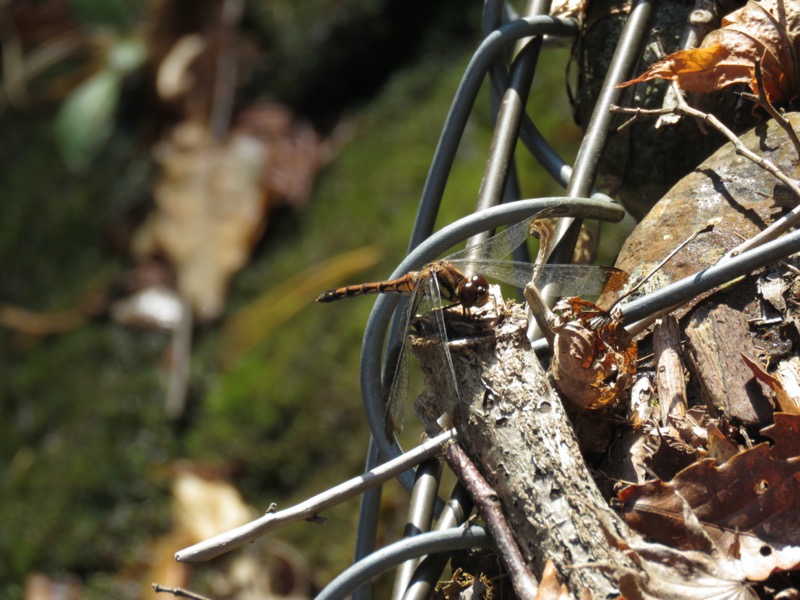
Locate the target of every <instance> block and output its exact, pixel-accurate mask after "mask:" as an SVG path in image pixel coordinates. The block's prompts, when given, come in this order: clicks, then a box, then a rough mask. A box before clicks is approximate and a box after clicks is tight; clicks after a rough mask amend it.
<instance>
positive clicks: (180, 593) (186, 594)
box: [150, 583, 211, 600]
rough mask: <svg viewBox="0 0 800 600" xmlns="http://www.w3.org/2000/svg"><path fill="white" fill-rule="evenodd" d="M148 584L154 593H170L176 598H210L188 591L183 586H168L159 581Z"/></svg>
mask: <svg viewBox="0 0 800 600" xmlns="http://www.w3.org/2000/svg"><path fill="white" fill-rule="evenodd" d="M150 585H152V586H153V590H154V591H155V593H156V594H159V593H161V592H164V593H166V594H172V595H173V596H175V597H176V598H189V599H190V600H211V599H210V598H208V597H207V596H201V595H200V594H197V593H195V592H190V591H189V590H185V589H183V588H168V587H164V586H163V585H161V584H159V583H151V584H150Z"/></svg>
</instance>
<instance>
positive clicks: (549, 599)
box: [535, 560, 571, 600]
mask: <svg viewBox="0 0 800 600" xmlns="http://www.w3.org/2000/svg"><path fill="white" fill-rule="evenodd" d="M540 579H541V581H540V582H539V591H538V592H537V593H536V598H535V600H570V598H571V596H570V593H569V589H568V588H567V586H566V585H565V584H563V583H559V582H558V571H556V566H555V565H554V564H553V561H552V560H548V561H547V564H545V566H544V570H543V571H542V576H541V578H540Z"/></svg>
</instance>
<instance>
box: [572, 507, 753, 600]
mask: <svg viewBox="0 0 800 600" xmlns="http://www.w3.org/2000/svg"><path fill="white" fill-rule="evenodd" d="M597 518H598V522H599V523H600V526H601V527H602V529H603V532H604V533H605V535H606V539H607V540H608V542H609V544H610V545H611V546H613V547H615V548H618V549H620V550H622V551H623V552H624V553H625V554H626V555H627V556H628V557H629V558H631V559H632V560H633V561H634V562H635V563H636V564H637V566H638V567H639V569H625V568H619V567H609V566H607V565H601V564H598V565H597V566H598V567H599V568H602V569H604V570H607V571H610V572H611V573H612V574H613V575H615V576H616V577H617V579H618V582H619V583H618V585H619V589H620V592H621V593H622V596H623V597H624V598H626V599H627V600H684V599H685V598H692V599H694V600H712V599H713V600H751V599H755V598H757V596H756V594H755V592H753V590H752V589H751V588H750V586H749V585H748V584H747V583H745V581H744V579H745V577H744V574H743V571H742V565H741V561H737V560H731V559H727V558H726V557H724V556H722V554H721V553H720V552H719V551H717V550H716V549H715V548H714V547H713V546H710V547H708V548H706V550H705V551H702V552H698V551H695V550H676V549H674V548H669V547H667V546H664V545H662V544H654V543H649V542H645V541H644V539H643V538H642V537H641V536H640V535H639V534H637V533H636V532H635V531H632V530H630V529H629V528H628V527H626V526H625V525H624V524H623V523H619V522H617V521H615V520H614V519H613V516H612V515H609V514H604V513H599V514H598V515H597ZM690 520H691V519H690ZM695 521H696V520H695ZM700 534H701V535H702V532H700ZM587 566H590V565H587Z"/></svg>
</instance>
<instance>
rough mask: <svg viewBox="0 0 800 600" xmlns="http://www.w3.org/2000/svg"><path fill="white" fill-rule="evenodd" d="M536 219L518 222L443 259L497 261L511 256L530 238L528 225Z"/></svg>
mask: <svg viewBox="0 0 800 600" xmlns="http://www.w3.org/2000/svg"><path fill="white" fill-rule="evenodd" d="M535 218H536V217H535V216H534V217H531V218H530V219H525V220H524V221H520V222H519V223H517V224H516V225H512V226H511V227H508V228H506V229H504V230H503V231H501V232H500V233H498V234H497V235H494V236H492V237H490V238H489V239H488V240H486V241H485V242H482V243H480V244H478V245H476V246H472V247H471V248H466V249H464V250H461V251H459V252H456V253H455V254H451V255H450V256H447V257H445V258H446V259H447V260H449V261H450V262H455V261H464V262H471V260H472V259H487V258H488V259H494V260H499V259H501V258H505V257H506V256H508V255H509V254H511V253H512V252H513V251H514V250H516V249H517V248H519V247H520V246H521V245H522V244H523V243H525V240H527V239H528V238H529V237H530V225H531V221H533V220H534V219H535Z"/></svg>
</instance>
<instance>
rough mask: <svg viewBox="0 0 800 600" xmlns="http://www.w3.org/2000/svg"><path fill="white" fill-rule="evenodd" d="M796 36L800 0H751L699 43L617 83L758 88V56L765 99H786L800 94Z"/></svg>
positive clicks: (701, 89) (695, 88)
mask: <svg viewBox="0 0 800 600" xmlns="http://www.w3.org/2000/svg"><path fill="white" fill-rule="evenodd" d="M799 36H800V4H798V3H797V2H783V1H781V0H759V1H756V0H750V1H749V2H748V3H747V4H746V5H745V6H744V7H743V8H741V9H739V10H736V11H734V12H732V13H730V14H729V15H727V16H726V17H725V18H724V19H723V20H722V27H721V28H720V29H717V30H715V31H712V32H711V33H709V34H708V35H707V36H706V38H705V40H703V44H702V46H701V47H700V48H692V49H688V50H681V51H678V52H674V53H672V54H670V55H668V56H666V57H664V58H663V59H661V60H659V61H658V62H656V63H654V64H652V65H651V66H650V67H649V68H648V69H647V71H645V72H644V73H643V74H642V75H640V76H639V77H637V78H636V79H633V80H631V81H627V82H625V83H623V84H621V87H625V86H629V85H633V84H636V83H642V82H645V81H650V80H652V79H668V80H672V81H676V82H677V83H678V85H679V86H680V87H681V88H682V89H684V90H686V91H690V92H702V93H708V92H712V91H715V90H720V89H722V88H724V87H727V86H729V85H733V84H736V83H745V84H748V85H749V86H750V88H751V89H752V90H753V92H754V93H757V92H758V90H757V86H756V80H755V64H756V61H760V62H761V69H762V72H763V81H764V92H765V93H766V96H767V98H768V99H769V100H770V101H771V102H784V101H787V100H791V99H792V98H795V97H796V96H798V95H799V94H800V65H799V64H798V61H797V47H798V37H799Z"/></svg>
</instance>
